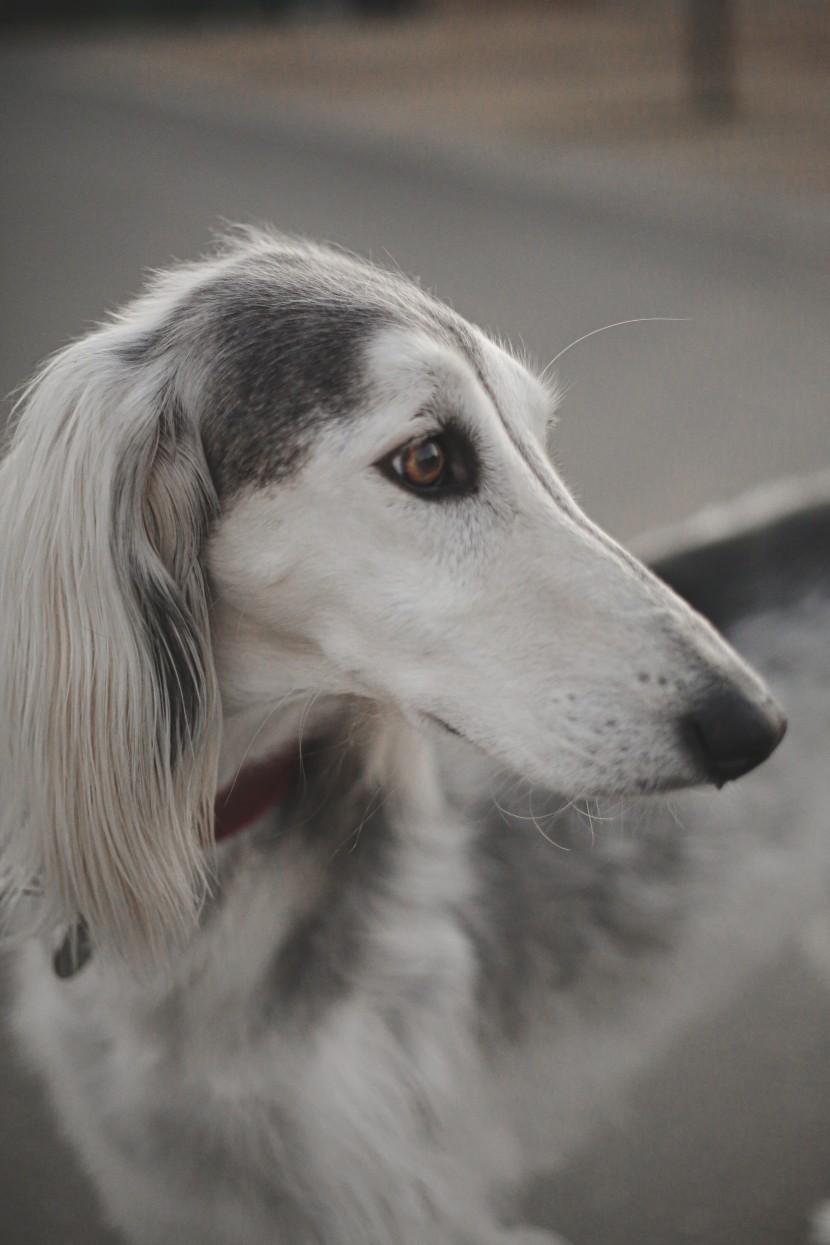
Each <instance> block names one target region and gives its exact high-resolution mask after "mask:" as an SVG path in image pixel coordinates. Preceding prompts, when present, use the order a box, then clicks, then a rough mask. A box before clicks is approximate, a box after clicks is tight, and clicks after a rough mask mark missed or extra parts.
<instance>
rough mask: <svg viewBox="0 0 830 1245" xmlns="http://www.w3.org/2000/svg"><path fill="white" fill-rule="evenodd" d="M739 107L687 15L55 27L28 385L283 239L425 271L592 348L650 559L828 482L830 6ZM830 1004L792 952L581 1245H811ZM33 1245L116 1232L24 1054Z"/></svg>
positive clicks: (15, 78) (18, 280)
mask: <svg viewBox="0 0 830 1245" xmlns="http://www.w3.org/2000/svg"><path fill="white" fill-rule="evenodd" d="M737 9H738V14H739V27H738V32H737V33H738V44H737V80H736V81H737V87H738V105H739V106H738V112H737V114H736V116H735V118H734V119H733V120H732V121H729V122H718V121H713V120H711V119H710V120H708V121H707V120H706V119H704V118H703V117H701V116H699V115H697V114H696V113H695V112H694V110H693V109H692V108H691V107H690V103H689V94H688V79H687V74H686V69H685V62H684V51H683V49H684V39H683V25H682V13H683V9H682V8H681V6H680V5H678V4H665V5H661V6H659V8H658V7H657V6H649V7H646V6H627V7H626V8H624V7H623V6H622V5H620V4H616V5H600V4H571V5H562V6H558V7H555V6H544V7H539V8H536V9H534V8H530V7H526V6H521V7H514V8H511V9H510V10H509V12H507V13H504V12H503V13H501V14H500V13H499V12H497V11H495V10H493V9H490V8H487V7H485V6H476V7H468V8H467V9H462V8H460V7H459V6H450V5H449V4H448V5H447V6H446V7H445V8H444V9H443V10H441V11H433V12H426V13H423V14H421V15H416V16H412V17H410V18H408V19H406V20H404V21H401V22H395V23H387V24H375V25H368V24H364V25H360V26H358V25H352V24H345V23H339V24H336V25H335V24H326V23H319V24H317V25H314V26H310V25H305V26H303V25H294V26H276V25H268V24H264V23H259V24H257V25H255V26H253V25H250V24H248V25H244V26H243V25H235V26H229V25H225V26H222V27H218V26H209V25H204V26H201V27H199V28H196V29H194V28H179V29H172V30H166V31H164V32H156V33H148V32H146V31H144V32H142V31H138V30H133V31H130V32H126V33H119V34H113V33H112V32H95V31H88V32H86V33H83V34H79V33H77V32H75V33H73V34H72V35H67V34H66V33H61V32H54V31H53V32H49V31H46V32H41V33H39V34H37V35H31V34H29V35H25V36H15V37H14V38H12V37H7V39H6V41H5V44H4V46H3V47H2V48H0V248H2V250H1V252H0V256H1V258H2V301H0V315H1V316H2V327H0V390H2V392H8V391H9V390H10V389H11V388H12V386H13V385H15V384H18V383H20V382H22V381H23V380H25V379H26V377H27V376H28V375H29V374H30V373H31V371H32V369H33V368H34V366H35V365H36V363H37V361H38V360H39V359H40V358H41V357H42V356H43V355H44V354H45V353H46V352H48V351H49V350H51V349H54V348H55V347H56V346H58V345H59V344H61V343H62V342H63V341H65V340H66V339H67V338H68V337H70V336H73V335H76V334H78V333H80V332H83V331H84V329H85V328H86V327H88V326H89V324H90V323H92V322H93V321H94V319H95V318H96V317H98V316H100V314H101V313H102V311H103V310H104V309H105V308H107V307H112V306H113V305H115V304H117V302H118V301H120V300H121V299H123V298H124V297H126V296H128V295H129V294H130V293H132V292H134V291H135V290H136V289H137V288H138V286H139V284H140V281H141V274H142V272H143V271H144V270H145V269H146V268H147V267H150V266H154V265H162V264H164V263H166V262H168V261H169V260H170V259H171V258H173V257H179V258H186V257H191V256H193V255H194V254H196V253H197V252H198V251H199V250H200V249H201V248H203V247H204V246H205V244H206V242H207V240H208V238H209V234H210V232H211V230H212V229H215V228H216V227H217V226H218V225H219V224H220V223H221V221H222V220H223V219H224V220H268V221H271V222H272V223H274V224H275V225H277V226H278V227H280V228H283V229H286V230H289V231H293V232H298V233H304V234H310V235H312V236H316V237H324V238H328V239H331V240H333V241H336V242H338V243H341V244H343V245H345V246H348V247H351V248H353V249H355V250H358V251H360V252H362V253H364V254H372V255H373V256H374V257H375V258H377V259H378V260H380V261H381V262H394V263H397V264H399V265H400V266H401V267H402V268H403V269H404V270H406V271H408V272H411V273H414V274H417V275H420V276H421V278H422V279H423V281H424V282H425V283H426V284H427V285H429V286H430V287H432V288H434V289H435V290H436V291H437V292H438V293H439V294H441V295H442V296H444V297H446V298H449V299H450V300H451V301H452V302H453V304H454V305H455V306H456V307H457V309H458V310H459V311H460V312H462V313H463V314H465V315H467V316H469V317H470V318H472V319H474V320H476V321H478V322H479V323H482V324H484V325H485V326H488V327H491V328H494V329H497V330H500V331H501V332H503V333H504V334H506V335H507V336H510V337H512V338H513V339H514V340H516V341H520V342H523V343H524V344H525V346H526V347H527V348H528V349H529V350H530V351H531V352H532V353H533V354H535V355H536V356H537V357H538V358H539V360H540V361H541V362H542V363H546V362H547V361H548V360H549V359H551V358H552V357H553V356H554V355H555V354H557V353H558V352H559V351H561V350H562V349H563V348H564V347H566V346H567V345H568V343H570V342H572V341H574V340H575V339H577V338H579V337H581V336H582V335H583V334H586V333H589V332H591V331H592V330H594V329H596V328H599V327H600V326H602V325H604V324H609V323H612V322H615V321H622V320H629V319H634V318H637V317H647V316H675V317H684V318H686V321H685V322H684V323H678V324H666V323H662V324H659V323H658V324H639V325H629V326H627V327H623V328H619V329H613V330H611V331H609V332H608V333H603V334H601V335H599V336H597V337H594V338H592V339H590V340H588V341H585V342H583V343H582V345H580V346H576V347H575V348H574V349H573V350H571V351H570V352H568V353H567V354H566V355H565V356H564V357H563V358H562V360H561V363H560V370H561V374H562V378H563V381H564V383H565V385H566V388H567V390H568V392H567V395H566V399H565V404H564V408H563V412H562V422H561V427H560V430H559V432H558V435H557V441H556V447H555V448H556V452H557V455H558V458H559V460H560V462H561V464H562V467H563V470H564V473H565V475H566V477H567V478H568V479H569V480H570V481H571V482H573V483H574V484H575V485H576V487H577V489H578V492H579V494H580V497H581V499H582V500H583V502H584V503H585V505H586V507H587V508H588V510H589V511H590V512H591V513H592V514H593V515H594V516H595V517H597V518H598V519H599V520H601V521H602V522H603V523H604V524H605V525H607V526H608V527H609V528H610V529H611V530H612V531H613V532H614V533H615V534H617V535H621V536H625V537H630V536H632V535H633V534H635V533H636V532H637V531H639V530H642V529H643V528H645V527H648V526H651V525H652V524H655V523H659V522H664V521H666V520H671V519H676V518H679V517H681V516H682V515H683V514H686V513H688V512H690V511H691V510H693V509H695V508H696V507H697V506H699V505H700V504H702V503H704V502H708V501H713V500H718V499H722V498H725V497H729V496H731V495H733V494H734V493H735V492H737V491H739V490H740V489H741V488H744V487H747V486H750V485H753V484H755V483H758V482H759V481H762V480H765V479H769V478H772V477H778V476H780V475H782V474H790V473H793V472H804V471H807V470H811V469H813V468H816V467H826V466H828V465H830V410H828V401H827V393H828V379H829V378H828V370H829V369H830V365H829V364H828V357H830V356H829V352H828V342H830V298H828V281H827V277H828V260H830V193H828V192H829V191H830V150H829V148H830V89H828V87H830V82H828V78H829V77H830V34H829V28H830V18H829V17H828V5H827V4H818V3H813V4H809V3H800V4H795V3H789V4H778V5H773V4H764V3H758V4H754V5H749V4H743V5H738V6H737ZM828 1034H830V1005H828V998H827V993H826V991H825V988H824V985H823V983H822V981H821V980H820V979H819V977H818V975H817V974H816V973H815V971H814V970H813V968H812V967H811V966H810V965H809V964H807V963H806V962H805V961H804V960H803V958H800V957H799V955H797V954H796V953H795V952H788V953H787V954H786V955H782V957H781V958H780V961H777V962H775V963H770V964H769V965H767V966H766V968H765V970H764V972H763V973H761V974H759V975H758V976H756V977H755V978H753V979H752V980H748V981H746V983H745V987H744V989H743V991H742V992H741V994H740V996H739V997H736V998H735V999H734V1000H733V1002H732V1004H731V1005H730V1007H729V1008H728V1009H726V1010H724V1009H722V1008H718V1009H713V1008H712V1007H711V1006H709V1005H707V1000H706V999H701V1000H700V1018H699V1023H698V1024H697V1025H695V1026H692V1027H691V1029H690V1031H689V1032H687V1033H686V1034H684V1035H683V1038H682V1040H680V1041H678V1042H677V1044H676V1046H675V1047H673V1048H672V1049H671V1050H670V1051H669V1052H667V1054H666V1057H665V1059H664V1060H663V1061H662V1062H661V1064H660V1066H658V1067H655V1068H654V1069H653V1073H652V1074H651V1075H650V1076H649V1077H648V1078H646V1080H645V1082H644V1083H643V1084H642V1085H641V1086H640V1087H639V1089H638V1091H637V1094H636V1095H635V1098H634V1100H633V1101H632V1104H631V1107H630V1109H629V1110H627V1111H626V1112H625V1114H624V1115H621V1116H618V1117H615V1118H614V1119H612V1120H609V1122H608V1125H607V1128H606V1130H605V1132H604V1133H603V1135H602V1136H599V1137H598V1138H597V1140H596V1143H595V1145H594V1146H593V1147H592V1149H591V1150H590V1152H588V1153H586V1154H583V1155H580V1156H577V1157H576V1158H575V1159H574V1161H573V1163H572V1164H571V1165H570V1166H569V1167H568V1169H567V1170H566V1171H565V1172H563V1173H561V1174H560V1175H559V1176H558V1177H557V1178H556V1179H555V1180H554V1181H552V1182H549V1183H548V1184H547V1185H546V1186H545V1188H544V1189H540V1190H539V1191H538V1196H537V1197H536V1199H535V1201H534V1206H535V1209H536V1211H537V1212H538V1215H539V1217H540V1218H544V1217H546V1216H547V1217H552V1218H553V1220H554V1222H555V1223H556V1224H557V1225H558V1226H559V1227H560V1229H561V1230H562V1231H565V1232H567V1233H570V1235H571V1237H572V1238H573V1240H574V1242H575V1245H633V1243H634V1242H636V1245H665V1243H666V1242H668V1241H671V1242H673V1243H677V1245H679V1243H681V1242H687V1243H689V1245H801V1243H802V1242H804V1240H805V1239H806V1217H807V1213H808V1209H809V1207H810V1206H811V1205H812V1203H813V1202H814V1201H815V1199H816V1198H817V1197H819V1196H821V1195H826V1194H827V1193H830V1127H828V1119H830V1060H828V1059H827V1055H826V1051H827V1049H828V1041H827V1035H828ZM0 1112H2V1119H3V1125H2V1128H0V1241H2V1242H3V1245H57V1243H58V1242H59V1243H60V1245H73V1243H74V1242H76V1241H77V1242H80V1241H83V1242H84V1243H85V1245H97V1243H103V1242H104V1241H108V1240H109V1238H108V1237H107V1236H106V1234H105V1233H104V1231H103V1229H101V1228H100V1226H99V1225H98V1221H97V1216H96V1212H95V1209H94V1204H93V1202H92V1200H91V1198H90V1196H89V1193H88V1191H87V1190H86V1188H85V1185H84V1181H83V1179H82V1177H81V1176H80V1174H79V1173H78V1172H77V1170H76V1169H75V1166H74V1163H73V1161H72V1159H71V1157H70V1156H69V1154H68V1152H67V1151H65V1150H64V1148H63V1147H62V1146H61V1145H60V1144H59V1142H58V1141H57V1139H56V1138H55V1137H54V1133H53V1130H52V1128H51V1126H50V1123H49V1116H48V1113H47V1112H46V1110H45V1107H44V1105H43V1103H42V1100H41V1098H40V1096H39V1094H38V1092H37V1089H36V1088H35V1086H34V1084H33V1083H32V1082H31V1081H30V1080H29V1079H28V1078H27V1076H26V1074H25V1073H24V1072H23V1071H22V1069H21V1068H20V1067H19V1064H18V1062H17V1060H16V1057H15V1056H14V1055H13V1054H12V1052H11V1050H10V1049H6V1048H4V1050H3V1055H2V1059H0Z"/></svg>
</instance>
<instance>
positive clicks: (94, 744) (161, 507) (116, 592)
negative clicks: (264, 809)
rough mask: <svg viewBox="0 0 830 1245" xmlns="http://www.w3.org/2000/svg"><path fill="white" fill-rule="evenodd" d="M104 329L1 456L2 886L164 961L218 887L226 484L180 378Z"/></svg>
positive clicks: (25, 403) (56, 368) (137, 955)
mask: <svg viewBox="0 0 830 1245" xmlns="http://www.w3.org/2000/svg"><path fill="white" fill-rule="evenodd" d="M109 332H110V333H111V332H112V330H110V331H109ZM108 335H109V333H108V331H107V330H102V331H101V332H100V333H99V334H97V335H94V336H92V337H90V338H87V339H86V340H85V341H82V342H80V343H78V344H76V345H74V346H71V347H69V348H68V349H67V350H65V351H64V352H62V353H61V354H59V355H58V356H56V358H55V359H53V360H52V361H51V362H50V363H49V364H48V365H47V366H46V368H45V369H44V370H43V372H42V373H41V375H40V376H39V377H37V378H36V380H35V381H34V382H33V384H32V385H31V386H30V388H29V390H28V391H27V392H26V393H25V394H24V396H23V398H22V399H21V402H20V404H19V408H18V414H17V420H18V422H17V426H16V430H15V433H14V436H13V439H12V442H11V446H10V449H9V452H8V454H7V456H6V458H5V460H4V462H3V464H2V467H1V468H0V783H2V786H1V787H0V791H2V797H1V799H2V809H1V810H0V818H1V819H2V820H0V893H3V892H5V901H6V903H7V904H8V905H9V906H10V907H11V908H15V907H16V908H17V912H18V913H20V912H21V911H22V910H23V905H19V904H16V903H15V901H16V900H19V899H20V897H21V896H22V895H23V894H24V893H26V890H27V888H29V887H32V886H33V885H34V886H35V887H36V888H37V891H38V893H39V894H41V895H42V901H41V902H40V903H38V905H37V907H38V908H39V923H40V924H43V923H44V922H45V921H48V922H54V923H61V922H65V921H74V920H77V919H78V918H79V917H81V916H82V917H83V919H84V920H85V921H86V924H87V926H88V928H89V931H90V935H91V937H92V940H93V942H94V943H97V944H99V945H101V946H103V947H104V948H110V949H112V950H113V951H115V952H116V953H117V954H120V955H122V956H125V957H128V958H131V959H133V960H136V959H138V960H146V959H147V958H148V956H149V957H151V958H152V959H154V960H156V961H163V960H164V958H165V954H166V952H167V951H168V950H169V948H170V945H171V943H173V942H175V941H176V940H179V939H181V938H183V937H186V935H187V933H188V931H189V930H191V929H192V927H193V925H194V923H195V921H196V919H197V917H198V911H199V907H200V904H201V901H202V899H203V896H204V892H205V886H206V866H205V854H204V848H205V846H206V844H208V843H209V842H210V839H211V826H212V816H213V799H214V793H215V786H216V770H217V762H218V749H219V734H220V711H219V697H218V691H217V686H216V674H215V670H214V666H213V659H212V654H211V647H210V633H209V622H208V602H207V595H206V584H205V577H204V571H203V567H202V564H201V561H200V554H201V552H202V547H203V545H204V541H205V539H206V536H207V532H208V528H209V525H210V521H211V518H212V516H213V514H214V512H215V508H216V498H215V494H214V491H213V487H212V484H211V481H210V477H209V474H208V471H207V467H206V464H205V462H204V458H203V455H202V450H201V445H200V441H199V437H198V433H197V430H196V428H195V427H194V425H193V424H192V422H191V421H190V420H189V419H188V417H187V416H186V415H185V413H184V411H183V409H182V407H181V405H180V403H179V402H178V401H177V399H176V398H175V396H174V394H173V386H172V383H171V382H170V380H169V378H168V379H165V376H164V374H163V370H162V369H161V367H159V368H158V369H157V370H155V371H154V370H153V369H152V368H151V367H150V365H149V364H147V363H143V364H135V363H129V362H127V361H125V360H124V358H123V356H121V357H119V353H118V351H117V350H116V349H115V348H114V347H113V344H112V343H111V341H110V340H108ZM25 906H26V907H28V903H27V904H26V905H25ZM14 924H15V925H16V924H17V922H16V921H15V922H14Z"/></svg>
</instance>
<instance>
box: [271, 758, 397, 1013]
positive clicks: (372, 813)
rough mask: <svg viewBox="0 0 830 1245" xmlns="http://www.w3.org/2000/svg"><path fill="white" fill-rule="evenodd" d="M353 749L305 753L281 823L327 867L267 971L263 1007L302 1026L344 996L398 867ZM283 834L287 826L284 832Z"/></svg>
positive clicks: (388, 829)
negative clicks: (298, 790) (310, 905)
mask: <svg viewBox="0 0 830 1245" xmlns="http://www.w3.org/2000/svg"><path fill="white" fill-rule="evenodd" d="M361 762H362V758H361V757H360V756H359V755H358V754H357V752H356V751H355V750H349V751H348V752H344V751H343V750H342V749H340V750H339V751H335V750H333V749H330V748H328V747H325V746H324V747H321V748H320V749H319V750H317V751H316V752H311V753H310V754H308V755H307V756H306V758H305V777H306V783H305V787H304V791H303V794H302V795H301V797H300V798H299V799H298V801H297V803H296V804H295V805H294V806H293V807H292V806H290V805H289V806H288V807H286V808H285V809H284V810H283V815H282V817H281V824H282V825H283V826H290V830H289V831H287V832H288V833H291V834H293V835H297V834H300V835H301V836H302V840H303V843H304V844H305V845H306V847H307V849H308V850H310V851H312V852H314V853H315V856H316V858H317V860H318V862H319V865H320V868H321V870H322V893H321V895H320V896H319V897H318V899H317V902H316V904H315V906H314V909H313V911H311V912H310V913H309V914H308V915H306V916H305V917H303V918H302V919H301V920H300V921H299V922H298V924H297V925H296V926H295V927H294V929H293V930H292V932H291V933H290V935H289V937H288V938H287V939H286V940H285V941H284V942H283V943H282V944H281V945H280V947H279V948H278V950H277V953H276V955H275V957H274V960H273V962H272V965H271V968H270V969H269V971H268V974H267V980H266V983H265V994H264V1012H265V1020H266V1023H267V1024H269V1025H270V1024H272V1023H274V1022H275V1020H276V1019H277V1018H279V1020H280V1021H281V1022H285V1021H286V1020H288V1021H291V1022H293V1023H298V1024H300V1025H306V1024H312V1023H314V1022H316V1021H318V1020H319V1019H320V1017H321V1014H322V1013H324V1012H325V1011H326V1010H327V1009H328V1008H329V1007H331V1006H332V1005H333V1004H334V1003H336V1002H337V1001H338V1000H339V999H341V998H343V997H344V996H346V995H347V994H348V993H349V992H350V991H351V989H352V988H353V986H354V984H355V982H356V981H357V980H358V979H359V977H360V975H361V972H362V970H363V969H364V966H365V965H364V956H365V951H366V946H367V941H368V938H369V936H370V932H371V928H372V924H373V916H374V909H375V905H376V902H377V901H378V899H379V898H380V897H381V896H382V895H383V894H384V892H385V889H386V887H387V884H388V881H389V878H390V874H391V872H392V870H393V869H394V867H395V854H396V842H395V833H394V830H393V827H392V826H391V824H390V822H389V820H388V818H387V816H386V815H385V812H384V808H383V804H384V793H383V791H382V790H381V789H379V788H377V787H370V786H368V785H367V783H366V781H365V777H363V774H362V770H363V767H362V763H361ZM283 833H285V831H284V832H283Z"/></svg>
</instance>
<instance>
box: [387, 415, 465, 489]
mask: <svg viewBox="0 0 830 1245" xmlns="http://www.w3.org/2000/svg"><path fill="white" fill-rule="evenodd" d="M375 466H376V467H377V468H378V470H379V471H381V472H383V474H384V475H385V476H386V477H387V478H388V479H390V480H392V481H394V483H395V484H399V485H400V486H401V487H402V488H405V489H407V490H408V491H409V492H410V493H416V494H417V495H418V496H419V497H422V498H423V499H424V501H443V500H445V499H449V498H452V497H456V498H461V497H465V496H467V495H468V494H469V493H473V492H475V490H476V488H477V487H478V475H479V472H478V458H477V457H476V454H475V451H474V449H473V447H472V445H471V444H470V442H469V440H468V439H467V437H465V436H464V435H463V434H462V433H461V432H459V430H458V429H457V428H453V427H446V428H443V429H442V430H441V432H440V433H438V432H435V433H433V434H432V435H431V436H428V437H419V438H418V439H417V440H415V441H408V442H407V444H406V445H402V446H401V447H400V449H397V450H395V452H394V453H393V454H387V455H386V457H385V458H382V459H381V460H380V462H377V463H375Z"/></svg>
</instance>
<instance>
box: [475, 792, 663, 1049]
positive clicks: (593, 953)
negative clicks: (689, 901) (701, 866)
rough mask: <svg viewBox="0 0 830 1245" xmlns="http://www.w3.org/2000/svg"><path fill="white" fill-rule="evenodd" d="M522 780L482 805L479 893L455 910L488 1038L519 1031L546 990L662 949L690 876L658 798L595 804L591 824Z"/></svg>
mask: <svg viewBox="0 0 830 1245" xmlns="http://www.w3.org/2000/svg"><path fill="white" fill-rule="evenodd" d="M513 785H514V788H515V786H516V784H515V783H514V784H513ZM521 787H522V789H523V790H524V795H523V796H521V797H519V796H518V795H517V794H515V791H514V792H513V793H512V794H511V792H510V791H509V789H508V790H506V791H505V790H503V791H502V792H501V793H499V795H498V797H497V803H496V804H488V805H487V806H485V807H483V808H482V809H481V811H480V825H481V829H480V833H479V836H478V839H477V842H476V850H475V852H474V855H473V866H474V868H475V869H476V870H477V873H478V878H479V887H480V901H479V904H478V905H476V906H475V907H473V908H471V909H469V910H467V911H465V912H464V913H463V914H462V919H463V921H464V924H465V927H466V928H467V930H468V932H469V934H470V936H471V938H472V940H473V944H474V946H475V949H476V954H477V957H478V962H479V979H478V990H479V1004H480V1008H481V1014H482V1016H483V1017H484V1018H485V1023H486V1026H487V1030H486V1031H488V1032H489V1033H490V1035H491V1036H493V1037H495V1038H496V1039H498V1038H501V1037H503V1036H506V1037H507V1038H509V1039H517V1038H519V1037H520V1036H521V1035H522V1032H523V1030H524V1028H525V1024H526V1023H527V1022H528V1021H529V1020H531V1019H532V1018H533V1017H534V1016H536V1015H538V1009H539V1006H540V1003H541V1001H542V999H543V997H548V998H550V997H552V996H555V995H557V994H561V993H563V992H565V991H570V992H572V993H577V994H578V993H579V992H580V990H582V989H584V988H586V987H587V989H588V990H589V991H590V990H593V989H595V988H599V987H600V986H602V985H603V984H604V985H606V986H607V985H609V984H611V983H612V982H614V981H619V982H622V983H624V982H625V981H626V980H627V979H628V976H629V974H630V971H631V961H632V959H635V958H640V957H642V956H645V955H651V954H655V953H658V952H659V951H661V950H664V949H665V948H666V947H667V946H668V945H669V944H670V942H671V940H672V936H673V932H674V929H675V924H676V919H677V915H678V908H679V904H678V900H679V897H680V894H681V893H682V883H683V881H684V880H687V876H688V863H687V859H686V852H685V847H684V844H683V838H682V835H680V834H678V829H677V825H676V823H675V822H674V821H673V819H672V818H671V817H670V816H667V815H666V814H665V812H664V811H663V810H661V808H660V806H659V805H653V804H652V805H650V806H638V805H635V804H632V805H631V806H630V807H629V808H628V809H627V811H626V813H625V814H622V813H619V812H616V813H615V812H614V811H613V810H604V811H603V817H602V820H598V821H597V822H596V824H594V823H592V821H591V819H590V818H589V816H588V815H587V814H586V813H580V812H579V811H578V810H577V809H575V808H574V807H573V804H572V803H571V802H566V801H564V800H562V799H561V798H560V797H558V796H555V795H546V794H545V793H542V792H538V791H529V790H528V788H527V785H526V784H524V783H522V784H521ZM609 812H611V813H613V816H610V817H609ZM606 817H607V818H608V819H607V820H606Z"/></svg>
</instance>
